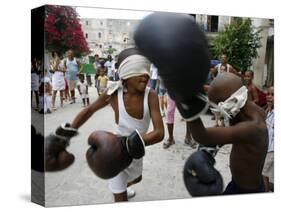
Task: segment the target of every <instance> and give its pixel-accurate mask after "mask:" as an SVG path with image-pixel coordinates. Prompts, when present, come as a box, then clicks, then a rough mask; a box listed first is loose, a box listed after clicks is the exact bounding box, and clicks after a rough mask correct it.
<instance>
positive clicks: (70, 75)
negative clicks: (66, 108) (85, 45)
mask: <svg viewBox="0 0 281 212" xmlns="http://www.w3.org/2000/svg"><path fill="white" fill-rule="evenodd" d="M64 67H65V69H66V79H67V83H68V87H69V90H70V95H71V102H70V104H73V103H75V88H76V83H77V75H78V73H79V72H81V71H82V68H83V67H82V65H81V63H80V61H79V60H78V59H76V58H75V57H74V53H73V51H72V50H69V51H68V52H67V58H66V60H65V61H64Z"/></svg>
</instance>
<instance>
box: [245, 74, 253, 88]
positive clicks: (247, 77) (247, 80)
mask: <svg viewBox="0 0 281 212" xmlns="http://www.w3.org/2000/svg"><path fill="white" fill-rule="evenodd" d="M244 80H245V83H246V84H247V85H249V84H251V83H252V80H253V74H252V73H251V72H249V71H246V72H245V75H244Z"/></svg>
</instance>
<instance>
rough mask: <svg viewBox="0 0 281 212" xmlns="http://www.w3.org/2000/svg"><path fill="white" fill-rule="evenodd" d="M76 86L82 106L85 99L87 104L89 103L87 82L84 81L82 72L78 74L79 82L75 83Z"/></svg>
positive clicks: (84, 104) (84, 103)
mask: <svg viewBox="0 0 281 212" xmlns="http://www.w3.org/2000/svg"><path fill="white" fill-rule="evenodd" d="M77 88H78V91H79V93H80V96H81V98H82V101H83V107H85V106H86V101H87V105H89V104H90V99H89V94H88V84H87V82H86V81H85V76H84V74H79V82H78V84H77Z"/></svg>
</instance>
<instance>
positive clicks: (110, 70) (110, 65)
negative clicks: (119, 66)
mask: <svg viewBox="0 0 281 212" xmlns="http://www.w3.org/2000/svg"><path fill="white" fill-rule="evenodd" d="M114 64H115V62H114V60H113V59H112V56H111V55H108V57H107V61H106V62H105V64H104V67H105V68H106V72H107V77H108V80H110V81H114V80H115V79H114V68H115V65H114Z"/></svg>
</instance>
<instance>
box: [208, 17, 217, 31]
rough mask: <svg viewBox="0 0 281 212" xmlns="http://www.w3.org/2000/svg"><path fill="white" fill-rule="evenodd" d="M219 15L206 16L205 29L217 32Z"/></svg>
mask: <svg viewBox="0 0 281 212" xmlns="http://www.w3.org/2000/svg"><path fill="white" fill-rule="evenodd" d="M218 25H219V16H211V15H210V16H208V18H207V31H208V32H218Z"/></svg>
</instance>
